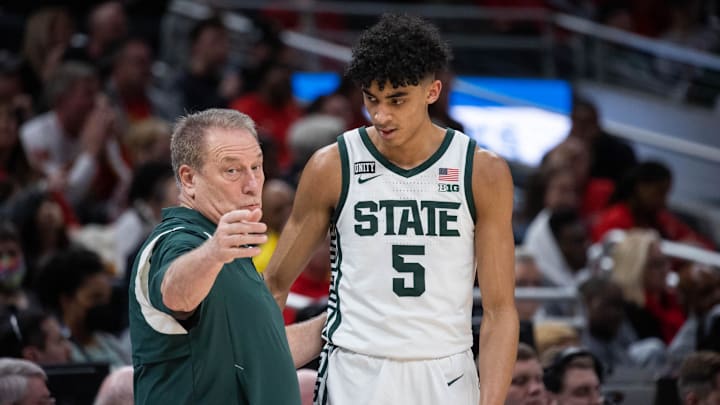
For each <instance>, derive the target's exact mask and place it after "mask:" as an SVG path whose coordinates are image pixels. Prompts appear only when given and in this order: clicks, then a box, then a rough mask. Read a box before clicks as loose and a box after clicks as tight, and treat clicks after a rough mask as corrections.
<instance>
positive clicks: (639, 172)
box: [0, 1, 720, 403]
mask: <svg viewBox="0 0 720 405" xmlns="http://www.w3.org/2000/svg"><path fill="white" fill-rule="evenodd" d="M480 3H482V4H486V3H487V4H486V5H495V4H491V3H494V2H492V1H483V2H480ZM521 3H522V2H521ZM529 3H533V2H529ZM543 3H544V2H543ZM550 3H557V4H554V5H553V7H555V8H561V9H562V7H565V8H570V7H574V6H578V4H580V3H582V4H585V3H588V4H590V3H597V4H596V6H594V7H595V8H594V9H593V10H595V12H596V13H600V11H601V10H605V8H610V9H611V10H614V11H613V12H612V13H609V12H608V16H612V21H616V20H617V19H620V20H621V21H625V23H627V21H626V20H628V19H629V20H630V21H631V22H632V23H633V25H632V26H631V27H629V29H633V30H635V31H637V32H641V33H643V34H647V35H656V36H657V35H661V34H662V33H661V32H660V31H658V29H657V28H656V27H650V26H647V24H648V23H649V22H655V21H656V20H654V19H650V20H648V19H647V18H646V17H647V15H646V14H644V13H643V12H641V11H642V5H643V4H644V3H645V2H642V1H635V2H630V3H632V4H633V5H634V6H632V7H635V6H637V7H639V8H638V10H635V8H631V7H630V6H626V7H624V8H623V7H619V6H618V7H615V8H613V7H611V3H612V4H614V2H609V1H607V2H569V1H568V2H565V1H556V2H550ZM576 3H577V4H576ZM621 3H623V4H625V3H626V2H621ZM670 3H672V6H673V7H675V8H678V10H679V11H677V12H678V13H679V12H680V11H682V10H680V9H683V7H680V3H683V4H685V2H670ZM675 3H678V4H675ZM689 3H692V2H689ZM675 8H672V9H668V10H666V11H667V12H668V15H667V16H666V17H667V18H670V17H673V18H672V21H675V18H674V16H676V15H675V14H677V13H675V12H673V13H670V11H672V10H675ZM575 11H576V13H578V14H582V13H581V12H580V11H578V10H575ZM270 14H271V13H270ZM633 16H635V17H633ZM256 17H257V16H256ZM275 17H282V16H277V15H275ZM607 18H610V17H607ZM677 18H679V17H677ZM286 20H287V19H286ZM141 22H142V21H141V20H140V18H139V17H138V16H131V15H129V14H128V7H127V5H123V3H120V2H105V3H100V4H97V5H93V6H92V7H87V9H85V10H83V12H82V13H80V14H78V13H77V10H75V9H70V8H66V7H61V6H55V7H47V8H41V9H37V10H33V11H32V12H29V13H28V18H27V20H26V21H25V22H24V27H23V30H24V31H23V35H22V37H21V38H17V41H16V43H14V44H9V45H8V47H7V49H3V50H0V357H9V358H15V359H25V360H27V361H28V362H31V363H30V364H29V365H28V364H25V363H18V362H13V361H10V360H6V359H5V360H0V380H2V379H3V378H5V376H6V375H9V374H12V372H13V371H12V370H15V371H16V372H17V373H20V374H18V375H23V376H28V378H39V379H40V381H43V380H44V379H45V374H44V373H45V371H43V369H41V368H38V367H35V366H33V364H39V365H42V366H44V367H45V366H51V365H58V364H73V363H88V362H91V363H103V364H108V365H109V366H110V369H111V370H114V372H113V373H112V374H111V376H113V379H112V380H111V381H109V382H107V384H108V385H113V384H116V383H117V384H124V385H125V386H127V385H128V383H127V381H129V380H128V378H127V373H128V369H127V367H125V366H127V365H129V364H131V357H130V352H131V351H130V346H129V339H128V336H127V323H128V321H127V291H128V282H129V278H130V277H129V274H128V269H130V267H131V265H132V262H133V260H134V257H135V254H136V252H137V249H138V248H139V245H140V244H141V243H142V242H143V241H144V239H145V237H146V236H147V235H148V233H149V232H150V230H151V229H152V228H153V227H154V225H155V224H156V223H157V222H158V220H159V218H160V211H161V209H162V208H163V207H168V206H173V205H175V204H177V194H178V191H177V186H176V182H175V177H174V174H173V171H172V168H171V165H170V156H169V141H170V134H171V129H172V122H173V121H174V120H175V119H176V118H177V117H178V116H179V115H181V114H183V113H184V112H187V111H198V110H202V109H206V108H212V107H224V108H234V109H238V110H240V111H242V112H245V113H247V114H249V115H250V116H251V117H252V118H253V119H254V120H255V122H256V123H257V125H258V132H259V136H260V138H261V141H262V147H263V152H264V156H265V158H264V165H265V167H264V170H265V173H266V178H267V181H266V184H265V189H264V193H263V212H264V217H263V221H264V222H265V223H267V225H268V236H269V241H268V243H267V245H265V246H264V248H263V254H262V255H261V256H259V257H256V258H255V262H256V266H257V268H258V271H262V270H263V269H264V266H265V265H267V262H268V260H269V257H270V256H271V255H272V251H273V248H274V244H275V243H276V241H277V237H278V235H279V233H280V232H281V230H282V228H283V224H284V222H285V221H286V219H287V217H288V215H289V211H290V208H291V206H292V202H293V198H294V189H295V186H296V185H297V182H298V179H299V176H300V173H301V171H302V168H303V166H304V164H305V162H306V161H307V160H308V159H309V157H310V156H311V155H312V153H314V152H315V151H316V150H317V149H318V148H320V147H322V146H324V145H327V144H330V143H332V142H334V140H335V137H336V136H337V135H339V134H341V133H342V132H343V131H345V130H348V129H351V128H355V127H358V126H362V125H368V124H369V123H368V121H367V120H366V116H365V115H364V112H363V109H362V94H361V93H360V92H359V90H358V89H357V88H356V87H355V86H354V85H353V84H351V83H349V82H346V81H342V82H341V83H340V85H339V87H338V88H337V90H335V91H334V92H332V93H329V94H326V95H323V96H320V97H318V98H317V99H316V100H314V101H312V102H311V103H308V104H301V103H299V102H298V101H297V100H296V99H295V98H294V96H293V91H292V84H291V74H292V73H293V71H294V70H295V69H296V68H297V66H296V65H295V64H294V62H295V61H296V58H297V55H296V54H294V52H293V50H292V49H290V48H288V47H286V46H285V45H284V44H283V42H282V41H281V39H280V34H279V33H280V30H281V29H282V25H281V23H283V24H286V25H287V24H291V23H292V22H291V21H290V22H288V21H284V20H283V19H282V18H279V19H278V20H277V21H276V22H273V20H269V19H267V18H264V19H262V18H258V19H257V21H256V22H257V23H258V24H259V26H261V27H263V29H261V30H260V32H261V33H262V35H260V36H259V37H258V38H256V40H255V42H253V43H252V44H250V49H251V52H250V53H248V55H249V57H250V60H247V61H244V63H243V68H242V69H236V68H232V67H233V66H232V64H231V63H230V60H231V47H230V32H229V31H228V29H227V28H226V26H225V24H224V23H223V20H222V19H220V18H217V17H210V18H208V19H205V20H202V21H199V22H197V23H196V24H195V25H194V26H193V28H192V29H191V30H190V31H189V33H188V37H187V38H184V39H182V41H184V42H186V43H187V49H186V53H185V54H184V57H183V61H184V64H183V66H177V67H176V69H175V70H174V71H173V73H172V74H169V75H158V74H157V72H154V69H155V68H156V64H155V62H156V60H157V59H158V57H157V55H158V53H159V51H160V50H159V49H157V43H158V40H157V36H156V34H157V32H155V35H153V34H152V33H150V34H149V33H148V31H150V32H152V30H147V29H145V30H142V29H135V30H134V29H133V27H136V28H137V27H147V24H145V25H143V24H141ZM156 23H157V22H156ZM678 24H680V23H678ZM664 27H666V28H667V27H673V28H670V29H669V31H666V32H665V34H662V35H671V34H672V35H675V37H678V38H681V37H682V38H685V37H686V36H685V34H683V33H681V32H680V31H678V30H679V29H680V28H682V27H680V28H678V27H676V25H664ZM3 41H7V39H4V40H3ZM441 79H442V80H443V81H444V84H445V88H446V89H447V90H446V91H445V92H444V94H445V95H447V94H448V93H449V88H450V86H451V83H452V75H451V74H446V75H444V76H443V77H441ZM431 113H432V115H433V119H434V120H435V121H436V122H437V123H438V124H439V125H447V126H451V127H453V128H455V129H458V130H462V125H461V124H460V123H458V122H456V121H455V120H454V119H453V118H452V117H451V116H450V114H449V113H448V99H447V97H443V98H441V99H440V100H439V101H438V103H437V104H436V105H434V106H433V108H432V110H431ZM571 120H572V127H571V129H570V132H569V133H568V135H567V137H566V138H565V139H564V140H563V141H562V142H561V143H560V144H559V145H557V146H555V147H554V148H553V149H552V150H550V151H549V152H548V153H547V154H546V155H545V157H544V158H543V160H542V163H541V164H540V166H539V167H537V168H536V169H534V171H533V173H532V174H531V175H530V176H529V177H528V178H527V179H526V181H523V182H518V190H519V197H520V198H518V202H517V207H516V213H515V238H516V243H517V254H516V268H515V272H516V283H517V286H518V287H570V288H573V289H575V291H577V292H578V297H579V300H580V302H579V303H578V304H577V305H575V304H573V303H564V302H551V301H548V302H543V301H539V300H519V301H518V309H519V312H520V316H521V319H522V321H521V322H522V323H523V325H524V326H523V328H522V330H524V331H526V332H527V333H524V334H523V336H521V340H522V341H523V342H525V343H527V344H528V347H529V348H530V351H529V352H528V353H529V354H528V353H526V354H524V355H522V356H521V354H520V353H519V354H518V361H519V363H518V364H521V363H522V361H528V360H531V359H535V358H537V359H541V358H544V357H543V356H544V355H545V353H546V352H548V353H552V352H553V350H556V351H557V350H558V349H562V348H563V347H568V346H578V345H580V346H582V347H583V348H585V349H586V350H588V351H589V352H590V353H592V355H593V356H595V358H596V359H597V361H598V362H599V364H600V365H601V366H602V367H603V369H604V370H607V371H608V372H611V371H612V370H615V369H618V368H623V367H626V368H634V367H638V368H642V367H649V366H652V367H654V370H658V377H660V376H671V377H674V376H677V375H678V372H679V370H680V369H681V367H680V366H681V364H682V363H683V361H684V360H685V359H686V358H687V356H688V355H689V354H691V353H694V352H697V351H700V350H709V351H715V352H717V351H720V269H718V268H713V267H711V266H708V265H706V264H703V263H699V262H692V261H687V260H678V259H674V258H670V257H667V256H666V255H664V254H663V252H662V250H661V248H660V247H661V241H662V240H671V241H677V242H681V243H687V244H691V245H693V246H698V247H702V248H705V249H710V250H714V249H716V247H717V244H716V243H717V241H715V240H713V239H712V236H711V235H703V234H701V233H699V232H698V231H697V230H695V229H693V227H692V226H691V224H688V223H686V222H684V221H683V219H682V218H680V217H679V216H677V215H675V214H674V213H673V212H672V211H671V210H670V209H669V208H668V205H667V197H668V193H669V192H670V189H671V187H672V183H673V181H674V179H673V175H672V172H671V171H670V170H669V169H668V167H667V166H665V165H664V164H663V163H662V162H655V161H638V159H637V157H636V155H635V153H634V151H633V148H632V145H629V144H627V143H625V142H624V141H622V140H620V139H619V138H617V137H614V136H612V135H609V134H607V133H605V132H604V131H603V129H602V128H601V126H600V124H599V123H600V119H599V111H597V109H596V108H595V106H594V105H593V104H592V102H591V101H589V100H586V99H582V98H580V97H578V98H576V99H575V100H574V103H573V109H572V114H571ZM619 230H620V231H622V232H618V231H619ZM329 279H330V263H329V252H328V248H327V246H326V247H325V248H323V249H319V250H318V251H317V253H316V255H315V257H314V258H313V259H312V260H311V262H310V263H309V264H308V266H307V268H306V270H305V271H304V272H303V273H302V274H301V275H300V277H299V278H298V280H297V281H296V283H295V285H294V286H293V288H292V292H291V295H290V297H289V298H288V308H287V309H286V310H285V313H284V315H285V319H286V322H287V323H291V322H295V321H299V320H303V319H307V318H308V317H310V316H311V315H312V314H314V313H317V312H318V311H322V310H323V309H324V305H325V302H324V301H323V299H324V298H326V297H327V293H328V283H329ZM573 317H574V318H573ZM578 318H579V319H582V320H583V321H582V322H581V324H580V325H578V324H576V323H573V322H571V321H568V319H578ZM558 319H559V320H558ZM545 357H547V356H545ZM550 357H552V356H550ZM538 361H539V360H538ZM8 370H10V371H8ZM18 370H20V371H18ZM46 370H49V369H47V368H46ZM116 373H119V374H116ZM123 373H124V374H125V375H124V376H123ZM130 374H131V373H130ZM33 376H34V377H33ZM2 381H4V380H2ZM123 381H124V383H123ZM513 386H515V381H514V382H513ZM103 387H105V385H103ZM108 390H110V388H108ZM46 391H47V390H46ZM101 391H102V390H101ZM531 391H533V390H531ZM543 391H544V389H543ZM33 392H35V393H40V395H45V396H49V395H50V394H49V393H47V392H45V391H42V392H41V390H40V391H38V390H34V391H33ZM533 392H534V391H533ZM511 393H512V390H511ZM532 395H535V394H532ZM0 402H2V401H0ZM108 403H110V402H108Z"/></svg>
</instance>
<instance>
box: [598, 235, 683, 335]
mask: <svg viewBox="0 0 720 405" xmlns="http://www.w3.org/2000/svg"><path fill="white" fill-rule="evenodd" d="M612 258H613V262H614V265H613V269H612V272H611V278H612V279H613V280H614V281H615V282H616V283H617V284H618V285H619V286H620V288H622V290H623V295H624V297H625V300H626V301H627V302H628V308H627V309H626V311H627V312H628V316H629V319H630V322H631V323H632V324H633V327H634V329H635V331H636V332H637V333H638V335H639V337H641V338H644V337H649V336H655V337H659V338H661V339H662V340H663V341H664V342H665V343H666V344H669V343H670V342H671V341H672V339H673V337H674V336H675V334H676V333H677V331H678V330H679V329H680V327H681V326H682V324H683V322H685V313H684V311H683V309H682V307H681V306H680V304H679V303H678V300H677V294H676V292H675V291H674V290H673V289H671V288H670V287H669V286H668V285H667V283H666V279H667V275H668V273H669V272H670V270H671V269H670V259H669V258H668V257H666V256H665V255H664V254H663V253H662V252H661V251H660V238H659V236H658V235H657V233H656V232H654V231H651V230H631V231H629V232H627V234H626V235H625V238H624V239H623V240H622V241H621V242H620V243H618V244H617V245H616V246H615V247H614V248H613V251H612Z"/></svg>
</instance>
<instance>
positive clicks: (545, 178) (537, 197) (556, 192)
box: [520, 166, 579, 285]
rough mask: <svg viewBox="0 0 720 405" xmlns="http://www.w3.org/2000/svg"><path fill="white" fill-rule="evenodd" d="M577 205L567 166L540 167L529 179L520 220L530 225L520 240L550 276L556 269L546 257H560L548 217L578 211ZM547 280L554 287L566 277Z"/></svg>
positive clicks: (573, 180) (576, 194)
mask: <svg viewBox="0 0 720 405" xmlns="http://www.w3.org/2000/svg"><path fill="white" fill-rule="evenodd" d="M578 204H579V195H578V189H577V182H576V177H575V174H574V173H573V171H572V170H570V167H569V166H560V167H541V168H540V169H538V170H537V171H536V172H535V173H533V174H532V175H531V176H530V178H529V179H528V184H527V187H526V192H525V207H524V213H523V217H524V220H525V221H529V222H530V223H529V224H528V226H527V228H526V230H525V232H524V235H523V236H521V237H520V239H522V241H523V246H525V248H526V249H527V250H528V251H530V252H531V253H533V254H534V255H535V256H536V260H537V262H538V265H539V266H540V268H541V270H542V271H543V272H545V273H552V272H553V271H554V269H553V268H554V267H557V264H556V263H549V262H547V260H545V258H546V256H547V257H548V258H549V256H551V254H550V253H551V252H553V254H554V255H559V252H557V248H556V247H555V246H554V245H555V243H554V240H553V238H552V236H551V231H550V223H549V221H550V215H551V214H552V212H553V211H556V210H560V209H573V208H577V207H578ZM520 232H521V233H522V231H520ZM549 245H553V246H549ZM541 254H542V256H541ZM546 277H547V278H548V279H549V281H551V282H552V283H553V284H555V285H564V284H565V283H566V280H564V278H565V277H563V280H559V279H557V276H556V277H553V276H552V275H550V276H546Z"/></svg>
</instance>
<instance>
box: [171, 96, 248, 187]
mask: <svg viewBox="0 0 720 405" xmlns="http://www.w3.org/2000/svg"><path fill="white" fill-rule="evenodd" d="M210 128H218V129H226V130H245V131H248V132H249V133H250V134H252V136H254V137H255V139H258V136H257V130H256V129H255V122H254V121H253V120H252V118H250V117H249V116H248V115H247V114H243V113H241V112H239V111H236V110H229V109H221V108H211V109H209V110H204V111H200V112H196V113H192V114H188V115H186V116H184V117H181V118H180V119H179V120H178V121H177V122H176V123H175V129H174V130H173V134H172V138H171V139H170V155H171V158H172V168H173V172H175V178H176V179H177V181H178V182H180V177H179V174H178V169H180V166H182V165H188V166H190V167H192V168H193V169H196V170H199V169H200V168H201V167H202V165H203V163H204V158H203V155H204V153H205V135H206V134H207V131H208V130H209V129H210Z"/></svg>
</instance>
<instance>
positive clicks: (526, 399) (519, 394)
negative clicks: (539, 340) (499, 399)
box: [505, 359, 547, 405]
mask: <svg viewBox="0 0 720 405" xmlns="http://www.w3.org/2000/svg"><path fill="white" fill-rule="evenodd" d="M542 378H543V372H542V368H541V367H540V363H539V362H538V361H537V360H535V359H531V360H524V361H523V360H519V361H517V362H516V363H515V369H514V370H513V376H512V382H511V383H510V389H509V390H508V394H507V398H506V399H505V405H543V404H545V403H546V401H547V398H546V395H545V385H543V379H542Z"/></svg>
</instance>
